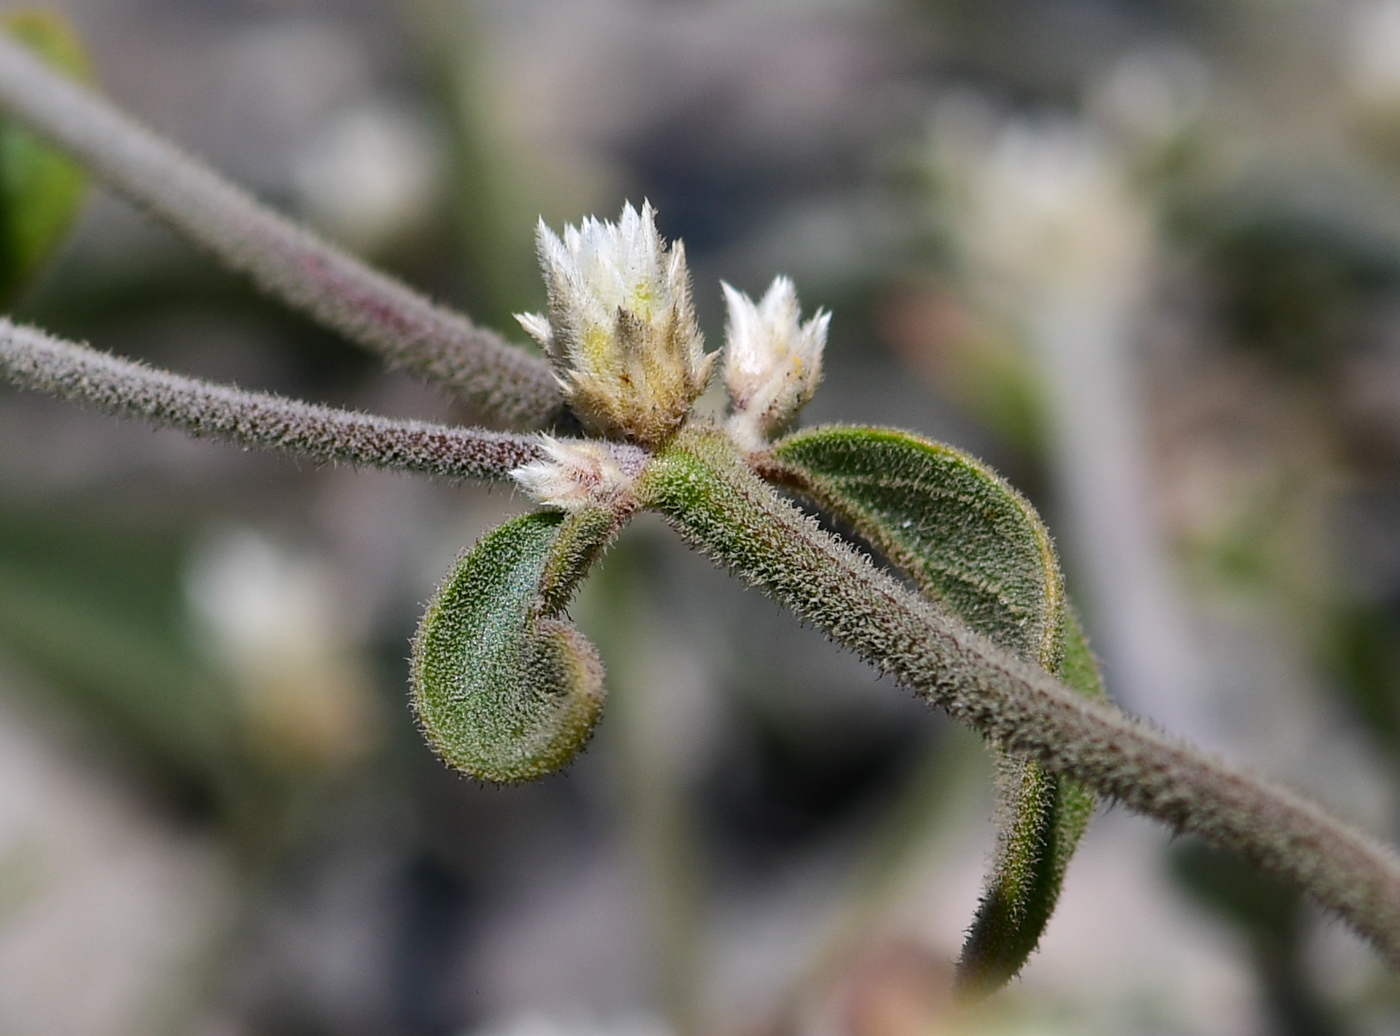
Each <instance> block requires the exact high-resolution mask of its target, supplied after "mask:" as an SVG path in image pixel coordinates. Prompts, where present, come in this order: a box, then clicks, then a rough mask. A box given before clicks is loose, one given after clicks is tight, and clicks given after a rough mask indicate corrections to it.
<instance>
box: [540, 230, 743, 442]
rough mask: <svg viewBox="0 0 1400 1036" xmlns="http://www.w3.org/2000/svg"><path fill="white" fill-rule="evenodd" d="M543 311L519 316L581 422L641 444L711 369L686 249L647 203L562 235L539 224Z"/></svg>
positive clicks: (700, 386) (664, 431)
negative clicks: (669, 242) (665, 236)
mask: <svg viewBox="0 0 1400 1036" xmlns="http://www.w3.org/2000/svg"><path fill="white" fill-rule="evenodd" d="M538 244H539V254H540V265H541V266H542V267H544V277H545V284H546V287H547V289H548V293H549V313H548V316H546V315H544V314H539V313H530V314H522V315H520V316H518V317H517V318H516V319H518V320H519V321H520V323H521V326H523V327H524V328H525V330H526V331H527V332H529V334H530V335H531V336H532V337H533V338H534V339H535V340H536V341H537V342H539V343H540V345H541V346H543V347H544V350H545V352H546V353H548V354H549V356H550V358H551V359H552V360H553V361H554V364H555V368H556V370H557V371H558V376H559V381H560V383H561V384H562V385H563V387H564V394H565V395H566V396H567V397H568V400H569V404H570V406H571V407H572V408H573V411H574V413H575V414H576V415H577V416H578V418H579V420H580V421H582V422H583V425H584V427H585V428H587V429H588V430H589V431H590V432H593V433H595V434H598V435H602V436H606V437H609V438H620V439H629V440H631V441H633V442H639V443H643V444H645V445H656V444H658V443H660V442H664V441H665V440H666V439H667V438H668V437H669V436H670V435H671V434H672V433H673V432H674V431H675V430H676V429H677V428H679V427H680V426H681V423H682V422H683V421H684V420H685V417H686V414H688V413H689V412H690V405H691V404H692V403H693V402H695V397H696V396H698V395H700V393H701V392H703V391H704V390H705V385H706V384H707V383H708V382H709V380H710V371H711V369H712V368H713V366H714V360H715V357H714V355H713V354H710V355H706V353H705V351H704V344H705V339H704V337H703V336H702V335H701V334H700V330H699V328H698V327H697V326H696V324H695V308H694V306H693V305H692V303H691V298H690V272H689V271H688V270H687V269H686V265H685V248H684V246H682V245H681V243H680V242H679V241H678V242H676V243H675V245H674V246H672V247H671V248H670V249H668V248H667V247H666V243H665V242H664V241H662V240H661V235H660V234H658V233H657V230H656V213H655V212H654V211H653V210H652V208H651V205H650V204H644V205H643V206H642V211H641V212H640V213H638V212H637V210H636V209H634V208H633V207H632V206H631V205H626V206H624V207H623V209H622V218H621V219H620V220H619V221H618V222H617V223H605V222H602V221H600V220H596V219H592V218H590V219H585V220H584V221H583V223H582V224H581V225H580V226H578V227H565V228H564V237H563V239H562V240H561V239H560V238H559V237H557V236H556V235H555V234H554V232H553V231H552V230H550V229H549V228H548V227H547V226H545V225H544V221H543V220H541V221H540V225H539V231H538Z"/></svg>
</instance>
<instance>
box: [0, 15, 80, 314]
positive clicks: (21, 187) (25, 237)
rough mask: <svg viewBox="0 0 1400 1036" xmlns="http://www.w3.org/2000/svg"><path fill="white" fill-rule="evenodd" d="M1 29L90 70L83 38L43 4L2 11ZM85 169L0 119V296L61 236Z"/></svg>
mask: <svg viewBox="0 0 1400 1036" xmlns="http://www.w3.org/2000/svg"><path fill="white" fill-rule="evenodd" d="M0 29H3V31H5V32H8V33H9V34H10V35H12V36H14V37H16V38H17V39H19V40H22V41H23V42H24V43H25V44H26V45H28V46H29V47H30V48H32V49H33V50H34V51H35V52H36V53H38V54H39V55H41V56H42V57H43V58H44V59H45V60H46V61H48V62H50V63H51V64H53V65H55V66H56V67H58V68H60V69H62V70H63V71H65V72H67V73H68V74H70V75H72V76H74V77H75V78H79V79H88V78H90V77H91V69H90V66H89V62H88V56H87V52H86V51H85V49H84V48H83V44H82V41H81V40H80V39H79V38H78V36H77V34H76V33H75V32H74V31H73V29H72V28H71V27H70V26H69V24H68V22H67V21H66V20H65V19H64V18H63V17H62V16H60V15H58V14H56V13H54V12H52V11H47V10H39V9H35V10H19V11H10V12H6V13H5V15H4V16H3V19H0ZM87 182H88V178H87V173H86V172H85V171H84V170H83V168H82V167H81V166H80V165H78V164H77V163H76V162H74V161H73V160H72V159H70V158H68V157H67V156H65V155H63V154H62V153H60V152H59V151H57V150H56V149H54V148H53V147H51V146H50V145H48V144H45V143H43V142H41V141H40V140H39V139H38V138H37V137H35V136H34V134H32V133H30V132H29V131H28V130H24V129H21V128H20V127H18V126H16V125H14V124H13V123H11V122H10V121H8V120H0V303H9V302H11V301H13V299H14V298H15V296H16V295H17V294H18V293H19V292H20V291H21V290H22V289H23V287H24V286H25V284H26V283H27V282H28V281H29V279H30V278H31V277H32V276H33V275H34V273H35V272H36V271H37V270H38V269H39V268H40V266H42V264H43V263H44V260H46V259H47V258H48V257H49V256H50V254H51V253H52V252H53V251H54V250H55V249H56V248H58V246H59V245H60V244H62V243H63V240H64V238H65V237H66V236H67V234H68V231H69V228H70V227H71V226H72V224H73V220H74V219H75V218H76V217H77V214H78V210H79V209H80V208H81V206H82V203H83V197H84V195H85V194H86V192H87Z"/></svg>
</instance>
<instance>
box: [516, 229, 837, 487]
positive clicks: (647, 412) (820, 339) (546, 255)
mask: <svg viewBox="0 0 1400 1036" xmlns="http://www.w3.org/2000/svg"><path fill="white" fill-rule="evenodd" d="M538 245H539V255H540V265H541V266H542V267H543V268H544V276H545V283H546V286H547V289H548V297H549V312H548V314H540V313H526V314H519V315H517V317H516V319H517V320H519V321H520V324H521V326H522V327H524V328H525V330H526V331H527V332H529V334H530V336H531V337H533V338H534V339H535V340H536V341H537V342H539V343H540V345H541V346H543V347H544V350H545V352H546V353H547V354H548V355H549V357H550V359H551V361H553V363H554V367H555V372H556V376H557V377H558V379H559V383H560V385H562V386H563V389H564V394H565V396H566V397H567V399H568V401H569V404H570V407H571V408H572V409H573V412H574V413H575V415H577V417H578V418H579V420H580V422H582V424H583V426H584V427H585V428H586V429H587V430H588V431H590V432H592V433H593V434H595V435H599V436H602V437H604V438H605V439H610V440H614V441H613V442H611V443H604V442H597V441H578V440H572V441H564V440H556V439H546V440H545V453H546V456H545V458H544V459H542V460H539V461H536V462H535V463H533V464H528V465H526V466H525V467H523V468H520V469H519V470H518V471H516V472H515V473H514V477H515V479H516V481H517V482H519V483H520V485H521V486H522V487H523V488H524V489H525V490H526V491H527V492H528V493H529V494H530V495H531V496H533V497H534V498H535V499H537V500H539V501H540V502H541V503H544V504H547V505H549V506H553V507H561V508H564V509H566V510H577V509H579V508H582V507H587V506H607V505H609V504H615V503H617V502H619V501H621V500H623V499H625V498H626V497H627V495H629V494H630V492H631V484H632V478H633V477H634V476H635V474H636V472H635V471H630V470H625V469H628V468H631V467H634V465H632V464H622V463H619V458H621V457H623V455H624V454H626V456H627V457H628V458H629V459H630V457H631V454H632V453H633V452H636V453H638V455H641V456H644V454H642V453H641V451H639V450H637V446H640V447H656V446H660V445H662V444H663V443H665V442H666V440H667V439H669V438H670V437H671V436H672V435H674V434H675V432H676V431H677V430H678V429H679V428H680V427H681V425H682V424H683V423H684V422H685V420H686V418H687V416H688V415H689V413H690V409H691V406H692V404H694V402H695V399H696V397H697V396H699V395H700V393H701V392H703V391H704V389H705V385H706V383H707V382H708V381H709V378H710V373H711V370H712V369H713V367H714V361H715V354H713V353H711V354H706V353H705V351H704V338H703V337H702V335H701V334H700V330H699V328H698V327H697V326H696V321H695V309H694V306H693V304H692V302H691V293H690V273H689V271H688V270H687V269H686V264H685V249H684V247H683V246H682V245H681V243H680V242H679V241H677V242H675V243H674V244H672V245H671V246H670V247H669V248H668V247H667V246H666V243H665V241H663V240H662V238H661V235H660V234H659V233H658V232H657V230H656V213H655V211H654V210H653V209H652V207H651V205H650V204H643V205H642V209H641V212H638V211H637V210H636V209H634V208H633V207H632V206H631V205H625V206H624V207H623V209H622V217H621V219H619V220H618V222H617V223H607V222H603V221H600V220H597V219H592V218H590V219H585V220H584V221H583V222H582V224H580V225H579V226H578V227H565V228H564V235H563V237H562V238H560V237H559V236H557V235H556V234H555V233H554V232H553V231H551V230H550V229H549V228H548V227H547V226H545V225H544V221H543V220H541V221H540V225H539V232H538ZM724 294H725V300H726V301H727V303H728V306H729V324H728V342H727V348H726V360H725V383H726V385H727V386H728V388H729V394H730V398H731V400H732V402H733V412H732V414H731V416H730V418H729V423H728V426H727V427H728V430H729V434H730V437H731V438H732V439H734V441H735V442H736V443H737V444H738V445H739V446H740V447H741V448H743V449H745V450H757V449H761V448H762V447H763V445H764V444H765V443H766V442H768V441H769V440H770V439H772V438H773V437H774V436H775V435H777V434H778V433H780V432H782V431H783V429H784V428H786V427H787V426H788V425H790V424H791V423H792V421H793V419H794V418H796V416H797V413H798V411H800V410H801V409H802V407H803V406H805V405H806V404H807V402H808V401H809V400H810V399H811V398H812V394H813V392H815V391H816V388H817V384H818V383H819V382H820V381H821V369H822V368H821V361H822V350H823V348H824V347H825V345H826V333H827V327H828V325H829V324H830V322H831V316H830V314H828V313H826V312H824V311H822V312H818V313H817V314H816V316H814V317H812V318H811V319H810V320H808V321H807V322H806V323H802V321H801V312H800V309H799V307H798V304H797V291H796V289H795V288H794V287H793V284H792V281H790V280H789V279H788V278H786V277H779V278H777V279H776V280H774V281H773V284H772V286H771V287H770V288H769V289H768V291H767V293H766V294H765V295H764V296H763V298H762V299H760V300H759V301H758V302H757V303H755V302H754V301H753V300H752V299H750V298H749V297H748V296H747V295H744V294H742V293H740V292H738V291H735V290H734V289H733V288H731V287H730V286H729V285H728V284H725V285H724ZM619 440H620V441H619ZM627 444H637V446H628V445H627ZM619 451H621V452H619Z"/></svg>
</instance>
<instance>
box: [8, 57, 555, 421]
mask: <svg viewBox="0 0 1400 1036" xmlns="http://www.w3.org/2000/svg"><path fill="white" fill-rule="evenodd" d="M0 108H3V109H4V110H5V112H6V113H7V114H9V115H12V116H13V117H14V118H16V119H17V120H18V121H20V122H22V123H24V124H25V125H26V126H28V127H29V128H30V129H31V130H33V131H34V132H35V133H37V134H39V135H40V136H42V137H45V138H47V139H49V140H50V141H52V142H53V143H55V144H57V145H58V146H59V147H60V148H62V149H64V150H65V151H68V152H69V153H71V154H72V155H74V156H75V157H77V158H78V159H80V160H81V161H82V162H83V163H84V164H85V165H87V166H88V167H89V168H90V169H92V171H93V172H94V173H96V174H97V175H98V176H100V177H102V178H103V179H104V180H106V181H107V182H108V183H109V184H111V185H112V186H113V187H115V188H116V189H117V190H119V191H120V192H121V193H123V194H125V195H126V196H127V197H129V198H130V199H132V200H133V201H135V202H136V203H137V204H138V205H140V206H141V207H142V208H144V209H146V210H147V211H149V212H150V213H152V214H153V215H155V216H157V217H158V218H160V219H161V220H164V221H165V222H166V223H168V224H169V225H170V226H171V227H173V228H174V229H175V230H177V231H178V232H180V233H181V234H183V235H184V236H185V237H187V238H189V239H190V240H191V241H193V242H194V243H196V244H197V245H199V246H201V247H203V248H205V249H207V250H209V251H210V252H212V253H213V254H214V255H215V256H217V257H218V258H219V259H220V260H221V261H222V262H223V263H225V264H226V265H227V266H229V267H231V268H232V269H234V270H237V271H239V272H241V273H246V274H248V275H249V276H251V277H252V279H253V281H254V282H255V283H256V284H257V285H258V287H260V288H261V289H263V290H264V291H266V292H268V293H269V294H271V295H273V296H275V297H277V298H279V299H281V300H282V301H283V302H285V303H286V304H287V305H289V306H291V307H292V308H293V309H296V310H299V311H301V312H303V313H306V314H307V315H309V316H310V317H312V318H313V319H314V320H316V321H318V322H319V323H321V324H323V325H325V326H327V327H329V328H331V329H333V330H335V331H338V332H340V333H341V334H343V335H345V336H346V337H347V338H349V339H350V340H352V341H354V342H356V343H358V344H359V345H361V346H364V347H365V348H367V349H369V350H370V351H372V352H375V353H377V354H379V355H380V356H382V357H383V358H384V359H385V360H387V361H388V362H389V363H390V364H393V365H394V366H399V367H404V368H406V369H408V370H411V371H413V372H415V373H417V374H420V375H422V376H424V377H426V378H429V379H431V380H433V381H436V382H438V383H440V384H442V385H443V386H444V387H446V388H448V389H451V390H453V391H454V392H456V393H457V394H459V395H460V396H462V397H463V398H464V399H466V400H467V401H469V402H471V403H472V404H474V405H475V406H476V407H477V408H478V409H479V410H480V412H481V414H482V415H483V417H484V418H485V419H487V420H488V421H491V422H492V423H498V424H501V425H504V426H507V427H517V428H536V427H540V426H542V425H545V424H547V423H548V422H549V421H550V420H551V419H552V418H554V417H555V416H557V413H558V411H559V409H560V407H561V404H562V400H561V397H560V394H559V389H558V386H557V385H556V384H555V383H554V380H553V378H552V377H551V376H550V372H549V368H548V365H546V364H545V363H544V362H543V361H541V360H539V359H537V358H535V357H533V356H530V355H529V354H528V353H526V352H525V351H523V350H521V349H519V348H516V347H514V346H511V345H509V344H508V343H506V342H505V341H504V340H503V339H502V338H501V337H500V336H499V335H497V334H496V333H495V332H494V331H488V330H485V329H483V328H480V327H477V326H476V325H475V324H473V323H472V322H471V321H470V320H468V319H467V318H466V317H465V316H463V315H461V314H459V313H456V312H453V311H451V310H447V309H444V308H443V307H441V306H438V305H435V304H434V303H432V302H431V301H429V300H428V299H427V298H425V297H424V296H423V295H421V294H419V293H418V292H416V291H414V290H413V289H411V288H409V287H408V286H407V285H405V284H403V283H402V282H400V281H397V280H395V279H394V278H392V277H389V276H386V275H385V274H382V273H380V272H378V271H376V270H373V269H371V268H370V267H368V266H366V265H365V264H364V263H362V262H360V261H359V260H358V259H355V258H353V257H352V256H350V255H348V254H347V253H345V252H343V251H341V250H340V249H338V248H335V247H334V246H332V245H330V244H328V243H327V242H326V241H324V240H322V239H321V238H319V237H317V236H316V235H315V234H312V233H311V232H310V231H308V230H306V229H305V228H303V227H300V226H297V225H296V224H295V223H293V222H291V221H290V220H288V219H286V218H285V217H283V216H281V215H279V214H278V213H276V212H274V211H272V210H271V209H269V208H267V207H266V206H263V205H260V204H258V203H257V202H256V201H255V200H254V199H253V198H252V197H250V196H249V195H248V194H247V193H246V192H244V191H242V190H240V189H239V188H238V187H236V186H234V185H233V184H231V183H229V182H228V181H227V180H225V179H224V178H223V177H221V176H219V175H218V174H217V173H215V172H213V171H212V170H211V169H209V168H208V167H206V166H204V165H202V164H201V163H199V162H197V161H196V160H195V159H193V158H191V157H190V156H189V155H187V154H185V153H184V152H182V151H181V150H180V149H179V148H178V147H176V146H175V145H173V144H171V143H169V142H168V141H166V140H163V139H162V138H160V137H158V136H157V135H156V134H154V133H152V132H151V131H150V130H148V129H146V127H144V126H142V125H141V124H139V123H138V122H136V121H135V120H134V119H132V118H131V117H129V116H127V115H125V114H124V113H122V112H121V111H119V110H117V109H116V108H115V107H113V106H112V105H111V104H109V103H108V102H107V101H105V100H104V99H102V98H101V97H99V96H97V95H96V94H94V93H92V92H91V91H89V90H88V89H87V88H86V87H84V86H82V85H80V84H78V83H75V82H73V81H72V80H70V79H67V78H65V77H64V76H63V75H62V74H60V73H58V72H55V71H54V70H53V69H51V68H49V67H48V66H47V65H45V64H44V63H43V62H42V61H40V60H39V59H37V58H36V57H34V55H32V54H30V53H29V52H28V51H27V50H26V49H25V48H24V47H23V46H22V45H21V44H19V43H17V42H15V41H14V40H12V39H10V38H9V37H8V36H6V35H4V34H0Z"/></svg>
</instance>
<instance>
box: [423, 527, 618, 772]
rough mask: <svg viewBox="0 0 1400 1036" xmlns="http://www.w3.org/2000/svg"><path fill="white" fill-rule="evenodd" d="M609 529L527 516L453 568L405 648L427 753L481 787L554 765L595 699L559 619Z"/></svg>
mask: <svg viewBox="0 0 1400 1036" xmlns="http://www.w3.org/2000/svg"><path fill="white" fill-rule="evenodd" d="M620 524H621V522H620V519H619V516H618V515H616V514H614V513H613V512H611V511H606V510H600V509H590V510H585V511H580V512H577V513H574V514H568V515H564V514H561V513H558V512H542V513H539V514H529V515H525V516H523V517H520V518H516V519H513V520H511V521H509V522H506V523H505V524H504V525H502V526H501V527H500V528H498V529H496V530H495V531H493V532H491V533H488V534H487V535H486V536H485V537H483V538H482V540H481V541H480V542H479V543H478V544H477V545H476V546H475V547H473V548H472V549H471V550H470V551H468V552H467V553H466V554H464V555H463V556H462V558H461V559H460V560H459V561H458V562H457V567H456V568H455V569H454V570H453V572H452V574H451V575H450V576H449V577H448V579H447V581H446V582H445V583H444V584H443V586H442V587H441V589H439V590H438V592H437V595H436V596H435V597H434V598H433V600H432V602H431V603H430V604H429V605H428V610H427V612H426V613H425V614H424V616H423V621H422V623H421V624H420V625H419V627H418V635H417V637H416V638H415V639H414V644H413V703H414V707H415V709H416V710H417V713H418V720H419V722H420V723H421V724H422V726H423V730H424V733H425V734H426V735H427V737H428V740H429V741H430V742H431V743H432V745H433V747H434V748H435V749H436V750H437V751H438V753H439V754H440V755H441V756H442V757H443V758H444V759H445V760H447V762H449V763H450V764H452V765H453V766H455V767H457V768H458V769H459V770H462V771H464V772H465V773H468V774H470V775H471V776H473V777H477V778H480V779H481V780H485V781H523V780H530V779H533V778H536V777H542V776H544V775H545V774H547V773H550V772H552V771H554V770H557V769H559V768H560V767H561V766H563V765H564V764H565V763H567V762H568V761H569V760H570V759H572V758H573V756H574V755H575V754H576V753H577V752H578V751H579V749H580V748H582V747H583V745H584V743H585V742H586V741H587V740H588V737H589V735H590V734H591V733H592V731H593V726H594V723H595V722H596V721H597V718H598V712H599V709H600V707H601V706H602V703H603V667H602V664H601V662H600V661H599V660H598V653H597V651H595V650H594V648H593V645H592V644H590V643H589V642H588V640H587V639H586V638H585V637H584V636H583V635H582V634H581V633H579V631H578V630H577V629H576V628H574V627H573V626H571V625H570V624H568V623H567V622H564V621H561V620H560V619H559V616H560V614H561V613H562V612H563V610H564V608H565V607H566V606H567V605H568V602H569V598H570V596H571V595H572V594H573V591H574V589H575V587H576V586H577V585H578V582H579V581H580V579H582V577H583V575H584V574H585V573H586V572H587V570H588V568H589V566H590V565H591V564H592V562H593V561H594V560H595V559H596V558H597V557H598V555H599V554H601V552H602V550H603V548H604V547H606V546H607V544H608V542H609V541H610V540H611V539H612V537H613V535H614V534H615V533H616V531H617V529H618V528H619V526H620Z"/></svg>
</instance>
